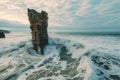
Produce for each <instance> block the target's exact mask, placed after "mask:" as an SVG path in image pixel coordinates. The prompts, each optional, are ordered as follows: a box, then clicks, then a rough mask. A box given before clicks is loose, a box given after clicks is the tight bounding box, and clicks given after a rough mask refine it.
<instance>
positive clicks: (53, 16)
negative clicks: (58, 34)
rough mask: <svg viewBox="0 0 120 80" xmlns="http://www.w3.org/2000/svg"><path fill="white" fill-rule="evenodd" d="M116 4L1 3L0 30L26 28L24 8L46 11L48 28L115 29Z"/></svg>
mask: <svg viewBox="0 0 120 80" xmlns="http://www.w3.org/2000/svg"><path fill="white" fill-rule="evenodd" d="M119 4H120V0H1V1H0V10H1V11H0V23H1V24H0V28H3V24H5V25H4V28H5V27H6V28H7V27H8V28H10V29H12V28H14V29H15V27H16V29H17V28H21V29H22V27H21V26H24V27H26V28H28V27H27V26H26V25H29V22H28V17H27V14H26V13H27V8H33V9H36V10H37V11H41V10H46V11H47V12H48V13H49V27H51V28H54V27H55V28H56V27H61V28H71V29H72V28H76V29H78V28H84V27H85V28H91V29H94V28H95V27H96V28H98V27H99V28H103V29H104V28H108V29H111V27H112V28H114V27H115V26H117V27H116V28H119V27H118V26H120V9H119V7H120V5H119ZM9 22H10V23H9ZM12 22H13V23H12ZM16 23H19V24H16ZM9 24H10V25H11V26H10V27H9ZM119 29H120V28H119Z"/></svg>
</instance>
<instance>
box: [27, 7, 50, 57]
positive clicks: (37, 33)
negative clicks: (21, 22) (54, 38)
mask: <svg viewBox="0 0 120 80" xmlns="http://www.w3.org/2000/svg"><path fill="white" fill-rule="evenodd" d="M28 18H29V22H30V29H31V31H32V32H31V34H32V44H33V47H34V49H35V50H36V51H37V52H38V53H39V54H42V55H43V54H44V47H45V46H46V45H47V44H48V33H47V27H48V13H47V12H46V11H41V13H39V12H37V11H35V10H33V9H29V8H28Z"/></svg>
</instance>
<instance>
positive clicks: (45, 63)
mask: <svg viewBox="0 0 120 80" xmlns="http://www.w3.org/2000/svg"><path fill="white" fill-rule="evenodd" d="M44 51H45V55H44V56H42V55H39V54H37V53H36V52H35V51H34V50H33V46H32V43H31V34H28V33H10V34H7V38H6V39H0V64H1V65H0V80H120V33H119V32H112V33H111V32H107V33H106V32H50V33H49V44H48V45H47V46H46V47H45V49H44Z"/></svg>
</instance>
